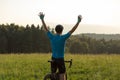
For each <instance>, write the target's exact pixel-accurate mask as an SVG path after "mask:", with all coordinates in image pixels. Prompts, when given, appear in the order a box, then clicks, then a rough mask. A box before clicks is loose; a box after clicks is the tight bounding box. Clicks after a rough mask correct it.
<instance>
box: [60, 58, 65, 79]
mask: <svg viewBox="0 0 120 80" xmlns="http://www.w3.org/2000/svg"><path fill="white" fill-rule="evenodd" d="M58 68H59V74H60V75H59V77H60V80H66V76H65V73H66V68H65V63H64V59H60V62H59V65H58Z"/></svg>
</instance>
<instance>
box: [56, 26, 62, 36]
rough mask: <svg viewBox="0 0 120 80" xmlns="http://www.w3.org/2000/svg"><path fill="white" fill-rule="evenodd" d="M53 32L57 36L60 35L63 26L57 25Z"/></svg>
mask: <svg viewBox="0 0 120 80" xmlns="http://www.w3.org/2000/svg"><path fill="white" fill-rule="evenodd" d="M55 31H56V33H58V34H61V33H62V31H63V26H62V25H60V24H58V25H57V26H56V27H55Z"/></svg>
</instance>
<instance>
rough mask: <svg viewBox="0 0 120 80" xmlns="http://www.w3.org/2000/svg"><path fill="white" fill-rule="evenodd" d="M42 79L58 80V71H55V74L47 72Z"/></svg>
mask: <svg viewBox="0 0 120 80" xmlns="http://www.w3.org/2000/svg"><path fill="white" fill-rule="evenodd" d="M44 80H59V74H58V73H56V74H47V75H46V76H45V77H44Z"/></svg>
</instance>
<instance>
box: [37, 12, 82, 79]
mask: <svg viewBox="0 0 120 80" xmlns="http://www.w3.org/2000/svg"><path fill="white" fill-rule="evenodd" d="M44 16H45V15H44V14H43V13H42V12H40V13H39V17H40V19H41V21H42V24H43V26H44V28H45V30H46V32H47V36H48V37H49V39H50V42H51V47H52V60H53V61H54V62H53V63H52V64H51V72H52V73H56V70H57V69H58V70H59V73H60V75H59V77H60V80H65V73H66V67H65V63H64V47H65V41H66V40H67V39H68V38H69V37H70V35H71V34H72V33H73V32H74V31H75V30H76V28H77V27H78V25H79V23H80V22H81V20H82V16H81V15H79V16H78V20H77V23H76V24H75V25H74V26H73V28H72V29H71V30H70V31H69V32H68V33H67V34H64V35H62V31H63V26H62V25H60V24H58V25H56V27H55V31H56V35H53V34H52V33H51V32H50V31H49V30H48V28H47V26H46V23H45V21H44Z"/></svg>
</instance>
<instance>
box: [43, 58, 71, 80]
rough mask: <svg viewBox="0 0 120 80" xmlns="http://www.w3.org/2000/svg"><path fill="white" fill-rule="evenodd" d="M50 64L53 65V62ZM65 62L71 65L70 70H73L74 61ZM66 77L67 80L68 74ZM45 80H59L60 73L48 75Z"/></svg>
mask: <svg viewBox="0 0 120 80" xmlns="http://www.w3.org/2000/svg"><path fill="white" fill-rule="evenodd" d="M48 62H50V63H52V62H53V60H48ZM64 62H66V63H70V64H69V68H71V66H72V59H71V60H68V61H64ZM65 76H66V80H67V73H66V74H65ZM44 80H59V73H58V72H56V73H48V74H47V75H45V77H44Z"/></svg>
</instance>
